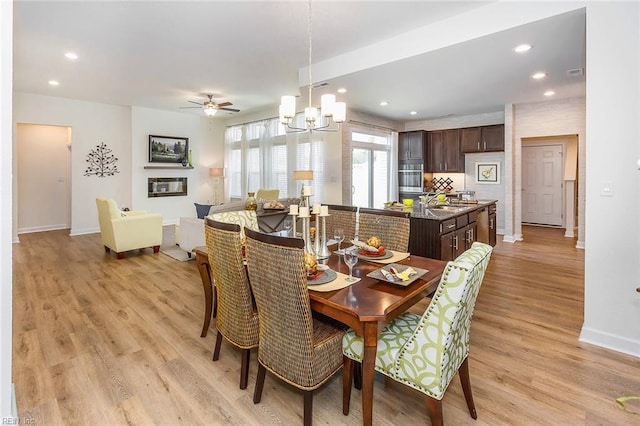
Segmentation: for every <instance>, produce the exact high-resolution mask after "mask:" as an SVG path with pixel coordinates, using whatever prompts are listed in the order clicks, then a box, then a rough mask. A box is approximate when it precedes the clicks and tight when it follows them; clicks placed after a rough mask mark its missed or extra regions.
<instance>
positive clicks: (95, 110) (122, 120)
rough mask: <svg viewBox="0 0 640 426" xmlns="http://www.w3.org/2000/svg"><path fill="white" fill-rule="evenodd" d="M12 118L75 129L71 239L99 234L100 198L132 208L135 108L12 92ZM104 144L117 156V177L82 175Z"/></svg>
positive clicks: (19, 121) (15, 121)
mask: <svg viewBox="0 0 640 426" xmlns="http://www.w3.org/2000/svg"><path fill="white" fill-rule="evenodd" d="M34 105H37V106H38V107H37V108H34V107H33V106H34ZM13 114H14V116H13V121H14V123H31V124H46V125H53V126H68V127H71V128H72V143H71V182H72V183H71V235H77V234H83V233H89V232H96V231H97V230H98V214H97V210H96V197H98V196H102V197H108V198H114V199H115V200H117V202H118V204H119V205H120V204H125V205H130V204H131V154H130V150H131V108H129V107H123V106H115V105H106V104H99V103H95V102H84V101H76V100H71V99H64V98H55V97H51V96H39V95H31V94H25V93H14V102H13ZM14 130H15V127H14ZM16 134H17V132H14V138H15V137H16ZM101 142H104V143H105V144H106V145H107V146H108V147H109V148H111V149H112V150H113V153H114V155H115V156H116V157H118V158H119V161H118V163H117V165H118V170H119V173H117V174H116V175H114V176H109V177H103V178H100V177H97V176H83V175H84V171H85V169H86V165H87V162H86V158H87V155H88V154H89V152H90V151H91V150H92V149H94V148H95V147H96V146H97V145H99V144H100V143H101ZM14 143H15V141H14ZM14 166H15V163H14ZM14 197H15V194H14ZM14 228H15V227H14ZM14 232H15V229H14Z"/></svg>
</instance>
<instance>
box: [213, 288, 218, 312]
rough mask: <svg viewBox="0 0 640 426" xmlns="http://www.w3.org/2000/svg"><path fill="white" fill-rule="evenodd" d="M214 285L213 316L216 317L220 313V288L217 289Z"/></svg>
mask: <svg viewBox="0 0 640 426" xmlns="http://www.w3.org/2000/svg"><path fill="white" fill-rule="evenodd" d="M212 287H213V317H214V318H216V316H217V315H218V290H216V286H215V285H214V286H212Z"/></svg>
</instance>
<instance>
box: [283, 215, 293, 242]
mask: <svg viewBox="0 0 640 426" xmlns="http://www.w3.org/2000/svg"><path fill="white" fill-rule="evenodd" d="M292 227H293V222H292V220H291V218H286V219H285V220H284V223H283V228H284V230H285V231H286V232H287V236H289V235H291V228H292ZM294 237H295V235H294Z"/></svg>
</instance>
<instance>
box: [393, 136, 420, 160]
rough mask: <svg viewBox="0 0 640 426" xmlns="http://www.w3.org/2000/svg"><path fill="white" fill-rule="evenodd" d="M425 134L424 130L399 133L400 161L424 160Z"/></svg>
mask: <svg viewBox="0 0 640 426" xmlns="http://www.w3.org/2000/svg"><path fill="white" fill-rule="evenodd" d="M425 133H426V132H424V131H422V130H415V131H411V132H400V133H398V160H400V161H402V160H422V159H423V158H424V145H425Z"/></svg>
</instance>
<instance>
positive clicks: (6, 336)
mask: <svg viewBox="0 0 640 426" xmlns="http://www.w3.org/2000/svg"><path fill="white" fill-rule="evenodd" d="M12 82H13V3H12V2H10V1H0V93H1V94H2V96H0V418H2V419H5V418H7V419H8V418H11V417H13V418H15V417H17V415H18V413H17V412H15V411H14V408H15V407H14V404H13V402H12V401H13V399H14V398H13V397H14V395H13V389H12V384H11V353H12V343H11V339H12V337H11V320H12V313H13V308H12V306H13V298H12V297H13V295H12V291H13V290H12V289H13V286H12V273H13V271H12V248H11V241H12V239H13V235H14V233H13V217H12V216H13V200H12V192H13V188H12V186H13V184H12V179H11V175H12V160H13V152H12V151H13V146H14V145H13V143H12V142H11V140H12V138H11V134H12V129H13V124H12V122H11V109H12V108H11V103H12V96H13V94H12V91H13V84H12Z"/></svg>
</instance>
